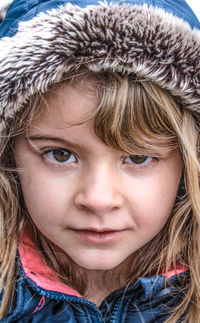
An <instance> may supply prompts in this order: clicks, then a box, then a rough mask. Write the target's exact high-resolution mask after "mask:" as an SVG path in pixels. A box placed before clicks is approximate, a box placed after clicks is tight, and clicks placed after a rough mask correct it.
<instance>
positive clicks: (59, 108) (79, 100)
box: [32, 79, 99, 127]
mask: <svg viewBox="0 0 200 323" xmlns="http://www.w3.org/2000/svg"><path fill="white" fill-rule="evenodd" d="M42 101H43V102H42V105H41V113H40V114H39V116H38V117H37V118H36V119H35V120H34V122H33V124H32V125H33V126H34V125H35V126H37V125H38V126H39V125H48V126H50V127H51V126H52V127H62V125H66V124H73V123H75V124H76V123H79V122H82V121H83V120H84V119H85V118H88V117H90V115H91V114H92V113H93V112H94V111H95V109H96V108H97V106H98V102H99V100H98V96H97V94H96V89H95V84H94V82H93V81H92V80H89V79H85V80H84V81H82V82H79V83H77V84H71V83H70V82H62V83H59V84H56V85H54V86H53V88H52V89H50V90H49V91H48V92H47V93H46V94H45V95H44V97H43V100H42Z"/></svg>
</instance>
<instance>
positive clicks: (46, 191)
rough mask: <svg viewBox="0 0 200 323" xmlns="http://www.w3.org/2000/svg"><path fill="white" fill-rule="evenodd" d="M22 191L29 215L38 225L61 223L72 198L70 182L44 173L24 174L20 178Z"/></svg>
mask: <svg viewBox="0 0 200 323" xmlns="http://www.w3.org/2000/svg"><path fill="white" fill-rule="evenodd" d="M20 181H21V186H22V191H23V196H24V200H25V203H26V207H27V209H28V212H29V215H30V216H31V218H32V219H33V221H34V222H35V224H36V225H39V224H42V225H45V226H48V225H52V224H55V223H61V219H62V214H66V210H67V209H68V208H69V204H70V201H71V199H72V197H71V195H70V194H71V190H70V186H71V185H70V181H69V180H68V181H67V180H64V179H61V178H59V179H55V178H52V177H51V176H50V174H45V172H43V171H41V172H40V171H39V170H38V169H37V171H32V172H31V175H30V173H29V174H28V173H26V172H24V173H23V174H22V175H21V176H20Z"/></svg>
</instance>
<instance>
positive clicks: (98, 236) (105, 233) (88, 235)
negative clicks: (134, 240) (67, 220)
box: [73, 228, 126, 244]
mask: <svg viewBox="0 0 200 323" xmlns="http://www.w3.org/2000/svg"><path fill="white" fill-rule="evenodd" d="M73 231H74V232H75V234H76V235H77V236H78V237H79V238H80V239H82V240H84V241H85V242H89V243H95V244H105V243H112V242H115V241H117V240H119V239H120V237H121V236H122V235H123V234H124V232H125V231H126V230H113V229H102V230H98V229H95V228H92V229H79V230H77V229H73Z"/></svg>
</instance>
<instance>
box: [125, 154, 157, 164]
mask: <svg viewBox="0 0 200 323" xmlns="http://www.w3.org/2000/svg"><path fill="white" fill-rule="evenodd" d="M152 159H153V158H152V157H149V156H143V155H130V156H127V157H126V158H125V159H124V162H126V163H127V164H135V165H145V164H148V163H150V162H151V161H152Z"/></svg>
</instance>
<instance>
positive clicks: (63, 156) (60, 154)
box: [54, 149, 70, 162]
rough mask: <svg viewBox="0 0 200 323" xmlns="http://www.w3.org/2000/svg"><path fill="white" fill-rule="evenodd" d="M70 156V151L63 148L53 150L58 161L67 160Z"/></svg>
mask: <svg viewBox="0 0 200 323" xmlns="http://www.w3.org/2000/svg"><path fill="white" fill-rule="evenodd" d="M69 156H70V153H69V152H68V151H66V150H63V149H56V150H55V151H54V157H55V159H56V160H57V161H59V162H64V161H67V160H68V158H69Z"/></svg>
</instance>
